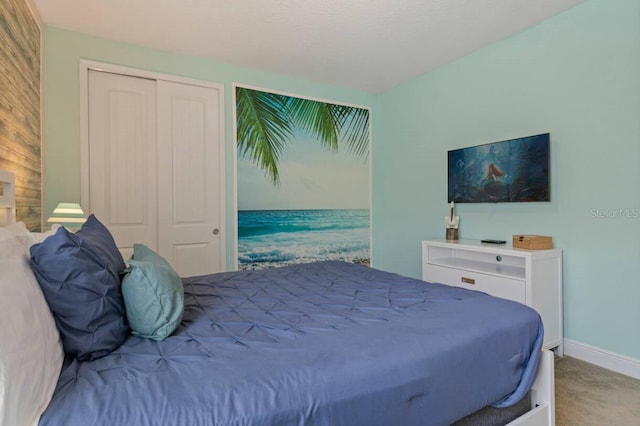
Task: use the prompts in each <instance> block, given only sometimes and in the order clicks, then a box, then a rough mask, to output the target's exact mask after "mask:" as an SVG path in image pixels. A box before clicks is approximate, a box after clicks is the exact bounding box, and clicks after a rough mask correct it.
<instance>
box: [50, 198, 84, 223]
mask: <svg viewBox="0 0 640 426" xmlns="http://www.w3.org/2000/svg"><path fill="white" fill-rule="evenodd" d="M86 220H87V218H86V217H84V212H83V211H82V207H80V204H78V203H59V204H58V206H57V207H56V208H55V209H54V210H53V213H51V217H50V218H49V219H47V223H59V224H61V225H65V226H67V227H78V226H80V225H82V224H83V223H84V222H85V221H86Z"/></svg>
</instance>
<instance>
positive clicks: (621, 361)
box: [564, 339, 640, 379]
mask: <svg viewBox="0 0 640 426" xmlns="http://www.w3.org/2000/svg"><path fill="white" fill-rule="evenodd" d="M564 354H565V355H567V356H571V357H574V358H578V359H581V360H582V361H586V362H588V363H591V364H594V365H597V366H599V367H602V368H606V369H607V370H612V371H615V372H616V373H620V374H624V375H625V376H629V377H633V378H634V379H640V360H639V359H635V358H631V357H628V356H624V355H620V354H616V353H613V352H609V351H606V350H604V349H601V348H597V347H595V346H590V345H587V344H584V343H580V342H576V341H573V340H569V339H564Z"/></svg>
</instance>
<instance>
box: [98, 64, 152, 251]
mask: <svg viewBox="0 0 640 426" xmlns="http://www.w3.org/2000/svg"><path fill="white" fill-rule="evenodd" d="M88 82H89V102H88V106H89V124H90V125H89V211H90V212H92V213H95V214H96V216H97V217H98V218H99V219H100V221H102V222H103V223H104V224H105V225H106V226H107V227H108V228H109V230H110V231H111V233H112V234H113V236H114V239H115V240H116V244H117V245H118V248H120V250H121V251H122V252H123V255H124V256H125V258H127V257H128V256H129V255H130V253H131V251H132V248H133V244H134V243H143V244H146V245H148V246H149V247H151V248H153V249H157V246H158V240H157V228H158V221H157V186H156V181H157V158H156V125H157V120H156V116H157V114H156V82H155V81H153V80H148V79H144V78H137V77H131V76H123V75H119V74H111V73H106V72H100V71H89V78H88Z"/></svg>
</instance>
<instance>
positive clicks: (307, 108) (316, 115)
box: [236, 87, 369, 185]
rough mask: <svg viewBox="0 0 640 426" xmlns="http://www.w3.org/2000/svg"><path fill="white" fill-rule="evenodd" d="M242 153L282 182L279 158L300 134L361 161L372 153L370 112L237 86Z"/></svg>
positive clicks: (271, 178) (238, 127) (272, 179)
mask: <svg viewBox="0 0 640 426" xmlns="http://www.w3.org/2000/svg"><path fill="white" fill-rule="evenodd" d="M236 102H237V104H236V112H237V139H238V142H237V143H238V152H239V153H240V155H242V157H245V158H246V157H249V158H250V159H251V160H252V161H253V162H254V164H256V165H257V166H259V167H260V168H262V169H263V170H264V171H265V173H266V175H267V176H268V177H269V179H270V180H271V181H272V182H273V184H274V185H277V184H278V183H279V182H280V174H279V172H278V160H279V158H280V155H281V154H282V152H283V150H284V148H285V146H286V145H287V143H289V142H290V141H291V139H292V138H293V136H294V132H295V131H296V130H301V131H305V132H308V133H311V134H313V135H315V136H316V137H317V139H318V141H319V142H320V143H321V144H322V145H323V146H325V147H326V148H327V149H329V150H332V151H337V150H338V147H339V146H342V145H345V147H346V149H347V151H349V152H350V153H351V154H353V155H354V156H356V157H364V158H366V157H367V156H368V154H369V111H368V110H366V109H363V108H356V107H351V106H346V105H337V104H329V103H325V102H318V101H312V100H309V99H301V98H295V97H291V96H286V95H280V94H277V93H270V92H262V91H258V90H251V89H246V88H242V87H238V88H236Z"/></svg>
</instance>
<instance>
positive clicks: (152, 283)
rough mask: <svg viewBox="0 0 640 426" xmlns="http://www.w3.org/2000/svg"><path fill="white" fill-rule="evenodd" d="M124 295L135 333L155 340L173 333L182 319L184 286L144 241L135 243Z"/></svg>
mask: <svg viewBox="0 0 640 426" xmlns="http://www.w3.org/2000/svg"><path fill="white" fill-rule="evenodd" d="M129 266H130V270H129V272H128V273H127V275H126V276H125V277H124V279H123V280H122V295H123V297H124V304H125V309H126V313H127V319H128V320H129V327H131V330H132V331H133V334H136V335H139V336H142V337H147V338H150V339H154V340H163V339H165V338H166V337H168V336H170V335H171V333H173V332H174V331H175V330H176V328H178V325H180V321H181V320H182V313H183V312H184V289H183V287H182V280H181V279H180V277H179V276H178V274H177V273H176V272H175V271H174V270H173V269H172V268H171V265H169V263H168V262H167V261H166V260H164V259H163V258H162V257H161V256H160V255H159V254H157V253H155V252H154V251H153V250H151V249H150V248H148V247H147V246H145V245H143V244H135V245H134V247H133V256H132V257H131V259H130V260H129Z"/></svg>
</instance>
